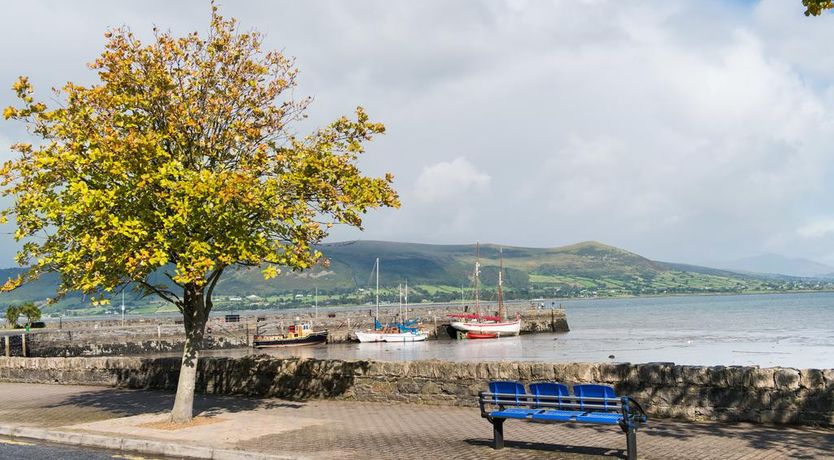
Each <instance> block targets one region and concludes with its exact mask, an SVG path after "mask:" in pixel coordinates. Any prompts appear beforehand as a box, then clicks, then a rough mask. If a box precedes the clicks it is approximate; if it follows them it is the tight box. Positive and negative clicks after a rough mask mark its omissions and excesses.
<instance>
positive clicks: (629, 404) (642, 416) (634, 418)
mask: <svg viewBox="0 0 834 460" xmlns="http://www.w3.org/2000/svg"><path fill="white" fill-rule="evenodd" d="M622 404H623V409H624V410H623V412H625V413H624V415H626V416H627V417H628V419H629V421H630V422H633V423H637V424H641V423H646V422H647V421H648V420H649V416H648V415H646V411H644V410H643V406H641V405H640V403H638V402H637V400H636V399H634V398H632V397H631V396H623V397H622ZM635 409H636V411H635Z"/></svg>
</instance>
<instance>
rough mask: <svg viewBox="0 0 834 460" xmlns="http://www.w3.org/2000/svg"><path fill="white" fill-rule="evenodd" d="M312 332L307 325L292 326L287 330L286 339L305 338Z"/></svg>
mask: <svg viewBox="0 0 834 460" xmlns="http://www.w3.org/2000/svg"><path fill="white" fill-rule="evenodd" d="M310 332H312V327H311V326H310V324H309V323H301V324H292V325H290V326H289V327H288V328H287V338H296V337H306V336H308V335H310Z"/></svg>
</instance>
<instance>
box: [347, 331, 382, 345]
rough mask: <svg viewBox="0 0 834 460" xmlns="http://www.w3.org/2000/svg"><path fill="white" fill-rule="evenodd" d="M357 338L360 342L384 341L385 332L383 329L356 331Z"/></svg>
mask: <svg viewBox="0 0 834 460" xmlns="http://www.w3.org/2000/svg"><path fill="white" fill-rule="evenodd" d="M354 334H356V340H359V342H360V343H373V342H384V341H385V334H384V333H383V332H382V330H368V331H364V332H363V331H355V332H354Z"/></svg>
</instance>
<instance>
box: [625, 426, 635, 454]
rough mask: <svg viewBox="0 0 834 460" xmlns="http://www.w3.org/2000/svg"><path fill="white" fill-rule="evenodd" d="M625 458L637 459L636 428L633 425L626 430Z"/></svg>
mask: <svg viewBox="0 0 834 460" xmlns="http://www.w3.org/2000/svg"><path fill="white" fill-rule="evenodd" d="M626 459H628V460H637V430H635V429H634V428H633V427H629V428H628V430H627V431H626Z"/></svg>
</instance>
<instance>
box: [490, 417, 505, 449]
mask: <svg viewBox="0 0 834 460" xmlns="http://www.w3.org/2000/svg"><path fill="white" fill-rule="evenodd" d="M492 439H493V446H492V447H493V448H495V449H503V448H504V419H503V418H496V419H492Z"/></svg>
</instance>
